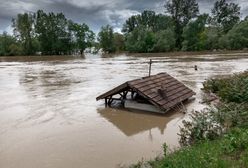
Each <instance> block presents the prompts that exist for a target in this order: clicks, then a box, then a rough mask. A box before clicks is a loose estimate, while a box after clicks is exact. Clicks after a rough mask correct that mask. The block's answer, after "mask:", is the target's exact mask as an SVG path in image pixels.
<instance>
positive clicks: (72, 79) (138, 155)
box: [0, 53, 248, 168]
mask: <svg viewBox="0 0 248 168" xmlns="http://www.w3.org/2000/svg"><path fill="white" fill-rule="evenodd" d="M150 58H152V59H153V60H154V61H155V63H153V64H152V74H156V73H159V72H167V73H169V74H170V75H172V76H174V77H176V78H177V79H178V80H180V81H182V82H183V83H184V84H185V85H187V86H188V87H190V88H191V89H192V90H194V91H195V92H196V93H197V94H196V99H195V100H194V101H193V102H192V103H190V104H187V111H188V113H187V114H186V115H184V114H182V113H181V112H179V111H180V110H178V111H177V110H175V111H173V112H170V113H168V114H166V115H155V114H152V113H141V112H135V111H127V110H125V109H116V108H105V107H104V102H103V101H99V102H97V101H96V99H95V98H96V97H97V96H98V95H99V94H101V93H103V92H105V91H107V90H109V89H111V88H112V87H114V86H117V85H119V84H121V83H122V82H125V81H127V80H132V79H136V78H140V77H143V76H147V75H148V63H147V62H148V60H149V59H150ZM195 65H197V66H198V71H195V70H194V66H195ZM246 69H248V53H236V54H234V53H230V54H205V55H197V54H195V55H191V54H188V55H183V54H181V55H180V56H177V55H173V56H170V55H169V54H167V55H165V54H136V55H129V56H127V55H125V54H122V55H115V56H111V57H110V56H109V57H101V56H99V55H90V54H87V55H86V56H85V57H69V56H50V57H49V56H47V57H9V58H6V57H5V58H4V57H0V108H1V109H0V167H2V168H17V167H18V168H79V167H83V168H94V167H102V168H111V167H118V166H123V165H128V164H131V163H136V162H137V161H139V160H142V159H145V160H146V159H150V158H154V157H156V156H157V155H159V154H162V144H163V143H164V142H166V143H167V145H169V147H170V148H171V149H175V148H177V147H178V146H179V145H178V136H177V133H178V130H179V127H178V125H180V124H181V121H182V120H183V119H184V117H187V116H188V114H189V113H190V111H192V110H193V109H196V110H200V109H202V108H203V107H204V106H203V105H201V104H200V103H199V102H200V101H201V96H202V92H201V88H202V82H203V81H204V80H205V79H207V78H211V77H215V76H219V75H228V74H232V73H234V72H240V71H244V70H246Z"/></svg>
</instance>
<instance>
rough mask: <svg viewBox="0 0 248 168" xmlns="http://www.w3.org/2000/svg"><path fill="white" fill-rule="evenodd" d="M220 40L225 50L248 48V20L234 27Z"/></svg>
mask: <svg viewBox="0 0 248 168" xmlns="http://www.w3.org/2000/svg"><path fill="white" fill-rule="evenodd" d="M221 40H222V44H224V45H225V47H226V48H227V49H232V50H237V49H243V48H248V20H247V21H242V22H241V23H239V24H237V25H235V26H234V27H233V29H231V30H230V31H229V32H228V33H227V34H226V35H225V36H223V37H222V39H221Z"/></svg>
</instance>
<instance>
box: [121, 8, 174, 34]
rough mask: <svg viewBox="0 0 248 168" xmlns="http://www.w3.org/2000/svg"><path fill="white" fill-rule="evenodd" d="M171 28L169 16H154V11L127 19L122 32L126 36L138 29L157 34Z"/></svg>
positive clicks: (171, 23)
mask: <svg viewBox="0 0 248 168" xmlns="http://www.w3.org/2000/svg"><path fill="white" fill-rule="evenodd" d="M172 26H173V22H172V18H171V17H170V16H166V15H162V14H156V13H155V12H154V11H144V12H142V13H141V14H138V15H134V16H131V17H130V18H128V19H127V20H126V22H125V23H124V25H123V28H122V32H123V33H125V34H127V33H130V32H133V31H134V30H135V29H136V28H139V27H144V28H146V29H149V30H151V31H153V32H157V31H160V30H165V29H167V28H170V27H172Z"/></svg>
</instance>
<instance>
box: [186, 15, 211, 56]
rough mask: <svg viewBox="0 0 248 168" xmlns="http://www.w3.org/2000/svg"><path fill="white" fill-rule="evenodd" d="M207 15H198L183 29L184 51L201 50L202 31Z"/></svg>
mask: <svg viewBox="0 0 248 168" xmlns="http://www.w3.org/2000/svg"><path fill="white" fill-rule="evenodd" d="M207 19H208V15H207V14H203V15H200V16H199V17H198V18H197V19H196V20H195V21H191V22H189V23H188V24H187V26H186V27H184V29H183V34H182V36H183V39H184V41H183V43H182V44H183V47H182V49H183V50H185V51H195V50H203V47H204V46H202V45H201V40H202V39H201V38H202V33H203V32H204V30H205V25H206V23H207Z"/></svg>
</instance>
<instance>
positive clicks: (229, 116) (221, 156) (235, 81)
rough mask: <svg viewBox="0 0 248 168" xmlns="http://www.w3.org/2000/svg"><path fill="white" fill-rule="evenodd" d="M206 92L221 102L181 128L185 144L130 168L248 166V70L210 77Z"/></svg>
mask: <svg viewBox="0 0 248 168" xmlns="http://www.w3.org/2000/svg"><path fill="white" fill-rule="evenodd" d="M204 90H205V91H206V92H213V93H215V94H217V95H218V96H219V98H220V102H219V103H218V104H216V105H215V106H214V107H211V108H209V110H208V111H207V112H208V114H206V116H207V117H208V118H207V120H208V121H207V120H206V118H204V114H203V113H204V111H202V112H200V113H198V114H196V115H194V114H193V115H192V120H191V121H186V122H185V124H184V126H185V128H182V129H181V132H180V134H181V135H180V138H181V140H180V141H181V142H182V145H183V147H182V148H181V149H180V150H178V151H176V152H174V153H172V154H169V155H166V153H167V151H166V150H167V148H166V146H164V153H165V156H164V157H163V158H157V159H155V160H152V161H149V162H146V163H142V162H140V163H138V164H136V165H133V166H131V167H135V168H137V167H142V166H147V167H170V168H173V167H175V168H176V167H185V168H187V167H208V168H209V167H210V168H212V167H248V124H247V118H248V105H247V102H248V72H244V73H240V74H235V75H232V76H229V77H225V78H218V79H209V80H208V81H206V82H205V83H204Z"/></svg>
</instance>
